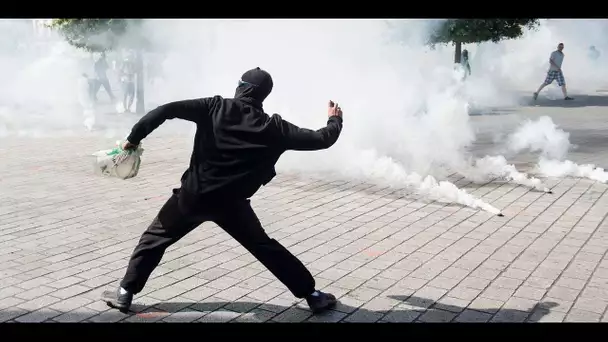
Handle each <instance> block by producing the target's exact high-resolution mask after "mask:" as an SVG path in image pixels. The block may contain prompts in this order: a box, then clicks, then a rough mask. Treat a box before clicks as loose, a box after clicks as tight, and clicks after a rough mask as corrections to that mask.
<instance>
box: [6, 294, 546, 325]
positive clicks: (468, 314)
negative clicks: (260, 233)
mask: <svg viewBox="0 0 608 342" xmlns="http://www.w3.org/2000/svg"><path fill="white" fill-rule="evenodd" d="M380 299H381V300H382V301H388V303H389V305H387V306H385V307H390V306H391V305H394V306H393V307H392V309H390V310H389V309H387V310H377V311H376V310H369V309H364V308H358V307H354V306H349V305H347V304H344V303H339V304H338V305H337V306H336V307H335V308H334V310H330V311H327V312H325V313H323V314H318V315H314V316H313V315H312V313H311V312H310V311H309V310H308V308H307V306H306V304H305V302H300V303H297V304H295V305H293V306H288V305H275V304H269V303H259V302H250V301H235V302H228V301H203V302H160V303H150V304H148V305H143V304H138V303H137V301H135V303H134V304H133V305H132V307H131V310H132V312H131V313H129V314H123V313H121V312H119V311H118V310H114V309H111V310H108V311H104V312H102V313H101V314H99V313H97V312H94V311H92V310H90V309H89V310H88V311H82V310H80V311H79V309H77V310H74V311H71V312H67V313H63V314H60V313H55V314H49V315H47V316H48V317H47V319H48V320H47V321H49V322H50V320H51V319H52V320H53V322H106V323H107V322H165V323H167V322H169V323H171V322H175V323H185V322H251V323H254V322H271V323H272V322H304V321H306V322H327V323H330V322H341V323H355V322H378V323H406V322H524V321H526V322H538V321H539V320H540V319H541V318H542V317H544V316H545V315H547V314H549V313H550V312H551V308H554V307H556V306H558V305H557V304H556V303H553V302H539V303H537V304H536V305H534V306H533V307H530V308H526V309H523V310H515V309H500V308H483V307H475V309H471V308H465V307H460V306H457V305H451V304H444V303H437V302H435V301H434V300H431V299H427V298H420V297H415V296H387V297H384V298H380ZM286 301H287V302H289V300H286ZM99 304H103V303H99ZM92 312H93V313H92ZM36 313H38V317H40V316H44V315H45V313H44V309H43V310H40V311H37V312H36ZM11 314H14V313H11V312H10V311H9V310H7V311H5V312H4V313H3V315H11ZM34 314H35V313H29V314H27V312H23V310H21V312H19V315H18V316H15V318H12V320H11V322H32V320H31V317H30V318H28V316H32V315H34ZM5 317H6V316H5ZM38 321H40V320H38Z"/></svg>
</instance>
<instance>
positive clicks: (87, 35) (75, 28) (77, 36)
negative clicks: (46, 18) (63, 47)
mask: <svg viewBox="0 0 608 342" xmlns="http://www.w3.org/2000/svg"><path fill="white" fill-rule="evenodd" d="M140 24H141V20H139V19H53V20H52V21H51V23H50V25H49V26H50V27H51V28H53V29H55V30H57V31H59V32H60V33H61V34H62V35H63V36H64V38H65V39H66V41H67V42H68V43H69V44H70V45H72V46H75V47H77V48H80V49H84V50H87V51H90V52H101V51H107V50H115V49H117V48H120V47H130V48H145V46H146V43H147V41H146V40H145V39H144V38H143V36H142V35H141V34H139V28H140Z"/></svg>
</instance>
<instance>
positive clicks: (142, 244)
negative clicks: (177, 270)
mask: <svg viewBox="0 0 608 342" xmlns="http://www.w3.org/2000/svg"><path fill="white" fill-rule="evenodd" d="M205 221H212V222H215V223H216V224H217V225H218V226H220V227H221V228H222V229H224V230H225V231H226V232H227V233H228V234H230V235H231V236H232V237H233V238H234V239H235V240H237V241H238V242H239V243H240V244H241V245H242V246H243V247H245V248H246V249H247V250H248V251H249V252H250V253H251V254H253V256H254V257H255V258H256V259H258V260H259V261H260V262H261V263H262V264H263V265H264V266H266V268H267V269H268V270H269V271H270V272H272V274H274V275H275V276H276V277H277V278H278V279H279V281H281V282H282V283H283V284H285V286H287V288H288V289H289V290H290V291H291V292H292V293H293V295H294V296H295V297H297V298H305V297H306V296H308V295H310V294H311V293H312V292H314V290H315V280H314V278H313V277H312V275H311V274H310V272H309V271H308V270H307V269H306V267H305V266H304V265H303V264H302V262H300V261H299V260H298V259H297V258H296V257H295V256H294V255H293V254H291V253H290V252H289V251H288V250H287V249H285V247H283V246H282V245H281V244H280V243H279V242H278V241H277V240H275V239H271V238H270V237H268V235H266V233H265V232H264V228H262V225H261V224H260V221H259V220H258V218H257V216H256V215H255V212H254V211H253V209H252V208H251V205H250V204H249V200H246V199H243V200H237V201H232V202H223V201H217V200H213V201H209V202H207V203H205V202H200V201H197V200H196V199H194V198H193V197H192V196H190V195H189V194H187V193H184V192H183V191H179V190H178V189H176V190H175V191H174V194H173V196H171V198H169V200H168V201H167V202H166V203H165V204H164V205H163V207H162V208H161V210H160V212H159V213H158V216H157V217H156V218H155V219H154V221H153V222H152V224H150V226H149V227H148V229H147V230H146V231H145V232H144V234H143V235H142V236H141V239H140V240H139V244H138V245H137V247H136V248H135V251H134V252H133V255H132V256H131V260H130V262H129V266H128V268H127V272H126V274H125V277H124V278H123V280H122V282H121V284H120V286H121V287H122V288H123V289H125V290H127V291H129V292H130V293H132V294H137V293H139V292H141V290H142V289H143V288H144V285H145V283H146V282H147V280H148V278H149V277H150V274H151V273H152V271H153V270H154V269H155V268H156V266H158V264H159V263H160V261H161V259H162V257H163V254H164V252H165V250H166V249H167V247H169V246H171V245H172V244H174V243H176V242H177V241H179V240H180V239H181V238H182V237H184V236H185V235H186V234H188V233H189V232H190V231H192V230H193V229H194V228H196V227H198V226H199V225H200V224H202V223H203V222H205ZM227 261H228V260H227Z"/></svg>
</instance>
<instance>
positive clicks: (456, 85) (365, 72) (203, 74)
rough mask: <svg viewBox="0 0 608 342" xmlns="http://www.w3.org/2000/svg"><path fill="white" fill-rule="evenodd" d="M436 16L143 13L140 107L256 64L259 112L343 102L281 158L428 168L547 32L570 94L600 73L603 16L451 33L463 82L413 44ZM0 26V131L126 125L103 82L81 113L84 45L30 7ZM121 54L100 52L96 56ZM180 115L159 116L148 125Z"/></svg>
mask: <svg viewBox="0 0 608 342" xmlns="http://www.w3.org/2000/svg"><path fill="white" fill-rule="evenodd" d="M438 22H440V20H149V21H147V22H146V24H145V25H144V30H145V34H146V36H147V37H149V39H150V40H151V41H152V42H153V43H154V48H155V51H156V52H155V53H153V54H152V53H150V54H147V55H146V56H145V58H146V71H147V74H146V85H145V99H146V107H147V108H146V109H147V110H151V109H153V108H154V107H155V106H157V105H159V104H162V103H165V102H168V101H173V100H181V99H186V98H193V97H205V96H212V95H215V94H219V95H223V96H225V97H231V96H232V95H233V94H234V89H235V87H236V84H237V81H238V79H239V77H240V75H241V74H242V73H243V72H244V71H246V70H248V69H251V68H254V67H258V66H259V67H261V68H263V69H266V70H268V71H269V72H270V73H271V74H272V76H273V78H274V84H275V87H274V90H273V93H272V94H271V95H270V97H269V98H268V99H267V101H266V102H265V104H264V107H265V110H266V112H267V113H268V114H272V113H280V114H281V115H282V116H283V118H284V119H286V120H289V121H291V122H293V123H295V124H298V125H301V126H306V127H309V128H314V129H316V128H320V127H322V126H323V125H324V124H325V121H326V105H327V101H328V100H329V99H332V100H334V101H337V102H338V103H339V104H340V105H341V106H342V107H343V109H344V113H345V114H344V115H345V126H344V132H343V135H342V137H341V138H340V140H339V141H338V143H337V144H336V145H335V146H334V147H332V148H331V149H329V150H327V151H323V152H314V153H310V152H307V153H287V154H286V155H285V157H284V158H283V159H282V160H281V161H280V163H279V169H280V170H291V171H293V170H295V171H302V172H337V173H341V174H348V175H350V176H353V177H370V176H373V175H381V176H382V177H388V176H387V175H388V174H390V172H388V171H387V168H391V167H393V168H394V167H395V165H397V166H398V167H399V169H400V170H404V171H405V172H417V173H419V174H421V175H426V174H433V175H441V172H440V171H441V169H442V168H441V167H442V166H445V165H447V166H454V165H458V164H459V163H462V162H463V160H464V159H465V157H466V149H467V147H468V146H469V145H470V144H471V143H472V142H473V141H474V139H475V134H474V133H475V132H474V130H473V128H472V126H471V125H470V122H469V114H470V113H471V112H475V113H476V114H483V113H484V112H485V111H489V110H491V109H492V108H495V107H509V106H517V105H518V104H520V103H522V101H527V100H524V99H523V98H524V97H528V98H529V97H530V95H531V93H532V92H533V91H535V90H536V89H537V88H538V86H539V85H540V84H541V83H542V82H543V80H544V78H545V75H546V71H547V68H548V66H549V62H548V59H549V55H550V53H551V52H552V51H554V50H555V49H556V46H557V44H558V43H560V42H563V43H564V44H565V49H564V53H565V55H566V57H565V60H564V64H563V70H564V73H565V77H566V80H567V83H568V87H569V91H570V93H571V94H573V95H574V96H576V94H590V93H594V92H595V91H596V90H597V89H598V88H601V87H602V86H604V83H605V80H606V76H608V74H607V69H606V62H605V61H606V55H605V52H604V51H606V48H607V47H608V46H607V42H606V40H605V39H604V38H603V37H606V34H608V30H607V28H608V24H607V23H606V21H604V20H542V21H541V26H540V27H539V28H538V30H536V31H530V32H526V34H525V35H524V37H523V38H521V39H518V40H511V41H504V42H501V43H499V44H493V43H484V44H480V45H476V44H471V45H464V46H463V48H465V49H467V50H469V55H470V64H471V68H472V76H470V77H469V78H468V79H467V81H466V82H465V83H463V82H461V80H460V75H459V74H458V73H457V72H455V71H454V65H453V58H454V57H453V55H454V47H453V46H451V45H450V46H438V47H436V48H435V49H431V48H429V47H428V46H425V45H424V42H425V41H426V39H427V37H428V34H429V32H430V29H431V28H433V27H434V25H436V24H437V23H438ZM0 32H2V34H0V74H1V75H2V76H3V77H2V78H0V89H1V91H0V137H5V138H10V136H15V135H20V136H31V137H40V136H54V135H60V134H72V135H79V134H103V135H106V136H108V137H117V138H122V137H124V136H126V135H127V134H128V133H129V130H130V127H131V125H132V124H133V122H135V121H136V120H137V119H138V118H139V116H138V115H136V114H129V113H124V114H117V113H116V110H115V109H114V108H115V105H114V104H112V103H110V101H109V98H108V96H107V94H106V93H105V90H103V88H102V89H101V90H100V91H99V93H98V98H99V99H100V103H101V104H100V106H99V107H98V108H97V109H96V110H95V113H94V115H95V124H94V126H93V130H92V131H88V130H87V129H86V128H85V126H84V124H83V121H84V119H85V115H84V113H83V111H84V110H83V105H82V94H83V89H82V84H81V83H79V82H80V80H81V77H80V75H81V74H82V73H83V72H88V73H91V74H92V71H93V62H94V58H95V57H94V56H93V55H91V54H89V53H85V52H82V51H78V50H76V49H75V48H73V47H71V46H69V45H68V44H67V43H65V42H64V41H63V39H62V38H61V37H59V36H58V35H57V34H55V33H53V32H49V31H48V30H44V29H36V30H34V29H33V24H32V21H30V20H0ZM591 45H595V46H596V47H597V48H598V49H599V50H600V52H601V53H602V55H601V56H600V58H599V60H598V61H592V60H591V59H590V58H589V57H588V53H589V47H590V46H591ZM120 56H121V52H120V51H119V52H113V53H110V54H109V55H108V61H109V62H110V64H111V63H112V62H111V60H112V59H120ZM108 76H109V78H110V81H111V82H113V83H112V86H113V90H114V91H115V94H116V95H117V98H119V99H120V98H121V97H122V94H121V89H120V85H119V84H118V82H117V79H116V75H115V74H114V73H113V72H112V70H110V71H109V73H108ZM547 89H548V90H545V91H543V93H542V94H541V97H549V98H555V99H558V98H560V97H561V91H560V90H559V88H558V87H557V86H556V85H555V84H553V85H551V86H550V87H547ZM549 110H550V109H549ZM193 129H194V126H193V125H192V124H189V123H173V122H172V123H169V124H167V125H166V126H164V127H163V128H161V129H160V130H159V132H160V131H163V132H181V133H183V132H187V133H188V134H193ZM153 134H160V133H156V132H155V133H153ZM92 152H93V151H92ZM380 159H382V162H381V163H380V162H379V160H380ZM387 160H388V161H389V162H388V164H387ZM387 165H388V166H387ZM391 165H392V166H391ZM389 178H390V177H389Z"/></svg>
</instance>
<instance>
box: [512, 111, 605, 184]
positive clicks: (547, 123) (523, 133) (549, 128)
mask: <svg viewBox="0 0 608 342" xmlns="http://www.w3.org/2000/svg"><path fill="white" fill-rule="evenodd" d="M569 136H570V135H569V134H568V133H567V132H565V131H564V130H562V129H561V128H558V127H557V125H555V123H553V120H551V118H550V117H548V116H543V117H540V118H539V119H538V120H536V121H531V120H527V121H525V122H524V123H523V124H521V125H520V126H519V127H518V128H517V130H516V131H515V132H514V133H513V134H511V135H510V136H509V138H508V140H507V143H508V149H509V150H510V151H511V152H514V153H519V152H522V151H530V152H539V160H538V165H537V172H538V173H540V174H542V175H543V176H546V177H566V176H571V177H581V178H588V179H591V180H595V181H598V182H603V183H606V182H607V181H608V172H605V171H604V169H603V168H600V167H596V166H595V165H593V164H584V165H578V164H576V163H574V162H572V161H570V160H564V159H565V158H566V156H567V154H568V151H569V150H570V148H571V144H570V140H569Z"/></svg>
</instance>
